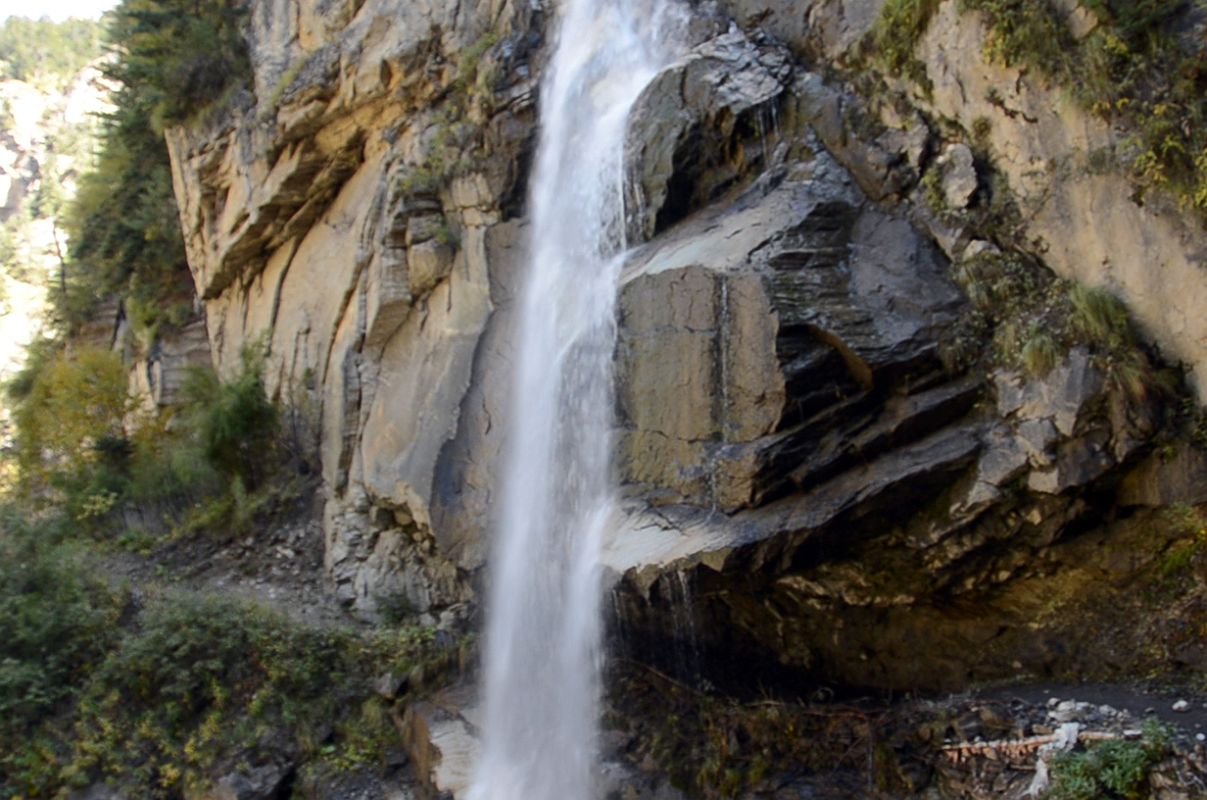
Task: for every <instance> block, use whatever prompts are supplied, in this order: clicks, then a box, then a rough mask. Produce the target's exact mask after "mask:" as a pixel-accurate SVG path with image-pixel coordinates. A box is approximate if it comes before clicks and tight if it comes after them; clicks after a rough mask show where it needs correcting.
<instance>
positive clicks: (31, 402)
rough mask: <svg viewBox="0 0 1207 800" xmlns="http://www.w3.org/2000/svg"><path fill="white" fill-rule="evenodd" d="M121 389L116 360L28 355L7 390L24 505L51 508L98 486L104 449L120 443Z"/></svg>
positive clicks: (39, 351)
mask: <svg viewBox="0 0 1207 800" xmlns="http://www.w3.org/2000/svg"><path fill="white" fill-rule="evenodd" d="M126 386H127V384H126V370H125V367H124V366H123V365H122V362H121V357H120V356H119V355H118V354H116V353H113V352H111V351H107V350H96V349H87V348H84V349H79V350H76V351H74V352H66V351H58V350H57V348H55V347H53V346H50V345H47V344H44V343H42V344H39V345H38V346H37V347H36V348H35V349H34V351H33V354H32V356H31V359H30V362H29V363H27V365H26V368H25V369H24V370H23V371H22V373H21V374H19V375H18V377H17V379H16V380H15V381H14V383H13V384H10V386H9V397H10V399H11V400H13V401H14V403H15V408H14V409H13V421H14V423H15V426H16V435H15V443H14V450H15V453H16V457H17V465H18V468H19V470H20V487H19V488H20V489H21V491H22V493H23V494H24V495H25V496H26V497H31V498H34V497H36V498H39V499H41V500H42V501H45V502H57V501H61V500H62V499H64V497H70V496H72V495H73V493H74V492H75V491H76V490H78V489H81V488H83V487H85V486H88V485H90V484H92V483H93V482H94V481H97V480H102V481H103V480H104V478H103V477H102V475H101V473H103V472H104V471H105V468H106V467H107V466H109V465H108V464H107V462H106V461H105V459H104V455H105V454H104V448H105V447H106V446H107V443H110V444H111V443H112V442H114V441H115V440H121V439H123V438H124V437H125V420H126V415H127V414H128V413H129V411H130V401H129V396H128V394H127V389H126ZM98 446H99V447H100V448H101V450H98V449H97V448H98ZM110 455H111V456H112V455H113V453H112V452H111V453H110Z"/></svg>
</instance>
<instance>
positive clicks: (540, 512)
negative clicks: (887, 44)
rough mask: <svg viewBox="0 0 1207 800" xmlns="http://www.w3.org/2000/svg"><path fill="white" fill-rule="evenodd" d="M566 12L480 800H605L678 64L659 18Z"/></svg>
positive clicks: (638, 7) (494, 626) (550, 104)
mask: <svg viewBox="0 0 1207 800" xmlns="http://www.w3.org/2000/svg"><path fill="white" fill-rule="evenodd" d="M669 1H670V0H666V2H669ZM562 12H563V15H564V16H563V19H562V22H561V29H560V36H559V39H558V44H557V49H556V52H555V53H554V56H553V59H552V62H551V64H550V67H549V68H548V72H547V75H546V79H545V83H544V86H543V90H542V95H541V102H542V106H541V113H542V128H541V139H540V145H539V149H538V153H537V163H536V170H535V173H534V175H533V183H532V203H531V207H532V240H531V242H532V243H531V250H530V253H531V267H530V272H529V274H528V276H527V279H526V280H527V283H526V286H525V291H524V294H523V297H522V299H521V306H520V309H519V312H520V320H519V328H520V329H519V333H518V336H519V338H518V347H517V361H518V363H517V373H516V377H515V380H516V384H515V386H516V388H515V392H514V395H513V407H514V412H513V415H512V416H513V419H512V427H511V429H510V435H511V443H510V447H509V453H508V458H507V461H506V472H505V474H504V475H503V477H502V481H503V492H502V501H501V502H502V507H501V524H500V528H499V530H498V532H497V536H496V543H495V548H494V552H493V554H492V559H493V560H492V563H491V569H492V583H491V593H490V597H489V605H488V608H487V613H488V623H487V631H486V645H485V647H486V651H485V678H484V687H483V689H484V693H485V696H484V701H485V709H484V718H483V731H482V735H483V753H482V756H481V759H480V761H479V764H478V766H477V771H476V774H475V777H474V785H473V787H472V789H471V793H470V797H471V798H473V800H586V799H587V798H590V797H592V796H593V786H592V783H593V772H594V770H593V766H594V761H595V738H596V737H595V728H596V725H597V717H598V708H597V706H598V672H599V665H598V661H599V652H598V651H599V640H600V627H601V624H600V608H599V606H600V602H601V597H600V594H601V587H600V585H599V574H598V565H597V556H598V551H599V547H600V539H601V537H602V534H603V530H604V527H605V525H606V524H607V520H608V518H609V515H610V513H611V509H612V502H611V501H612V487H611V475H610V461H611V450H612V447H611V445H612V440H611V427H612V396H613V393H612V376H611V362H612V353H613V350H614V347H615V337H616V330H615V327H616V324H615V300H616V281H617V275H618V271H619V267H620V263H621V261H622V260H623V254H624V248H625V242H624V208H623V199H622V198H623V195H624V191H623V189H624V186H623V180H624V178H623V176H624V139H625V127H626V121H627V118H628V114H629V110H630V108H631V107H632V105H633V103H634V102H635V101H636V99H637V97H638V95H639V94H640V93H641V90H642V89H643V88H644V87H645V86H646V85H647V84H648V83H649V81H650V80H651V79H652V78H653V76H654V75H655V74H656V73H657V72H658V70H659V69H661V68H662V67H663V66H665V65H666V64H667V63H668V62H669V61H670V59H671V58H672V57H673V56H674V55H676V54H675V53H674V52H673V51H672V49H671V48H670V47H669V46H668V44H667V41H668V40H670V39H673V38H674V36H673V35H672V33H671V30H670V29H671V27H673V26H672V25H671V22H670V17H669V15H668V13H667V11H666V10H665V6H664V5H663V3H660V2H659V0H566V2H565V3H564V7H563V9H562Z"/></svg>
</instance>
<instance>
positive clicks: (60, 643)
mask: <svg viewBox="0 0 1207 800" xmlns="http://www.w3.org/2000/svg"><path fill="white" fill-rule="evenodd" d="M0 524H3V534H2V535H0V754H8V755H9V756H11V755H12V754H14V753H16V752H18V751H19V750H20V749H21V747H20V745H21V744H22V742H23V741H24V739H25V738H26V737H27V736H28V735H29V733H30V732H31V730H32V729H33V728H34V727H35V726H36V725H37V724H38V723H39V722H40V721H42V720H43V719H45V718H46V717H47V716H49V715H50V714H51V713H52V712H53V711H55V710H56V708H58V707H59V706H60V705H61V704H62V703H63V702H64V701H66V700H67V699H69V698H70V697H71V695H72V692H73V691H74V687H75V686H76V685H77V684H78V683H80V682H81V681H82V680H84V679H85V678H87V676H88V674H89V671H90V669H91V668H92V666H93V665H94V664H95V663H96V662H97V661H98V660H99V659H100V657H101V656H102V655H103V654H104V653H105V652H106V650H107V649H108V647H109V646H110V645H111V644H112V643H113V641H114V640H115V630H114V623H115V621H116V619H117V616H118V613H119V611H120V607H121V603H120V602H119V601H118V599H117V598H115V597H113V596H112V595H111V594H110V593H109V592H108V591H107V590H106V589H105V588H104V587H103V586H101V585H100V584H98V583H96V582H94V581H91V580H89V579H87V578H85V577H84V575H85V572H84V571H83V570H82V569H81V568H80V556H79V554H78V553H76V552H74V551H73V550H71V549H69V548H65V547H63V546H61V545H57V544H55V543H54V542H53V539H54V538H56V537H55V536H54V535H53V532H52V531H51V530H49V529H47V528H46V527H44V526H31V525H29V523H27V522H26V521H24V520H23V519H21V517H20V516H19V515H18V514H17V513H16V512H15V511H14V510H13V509H11V508H5V509H3V510H0Z"/></svg>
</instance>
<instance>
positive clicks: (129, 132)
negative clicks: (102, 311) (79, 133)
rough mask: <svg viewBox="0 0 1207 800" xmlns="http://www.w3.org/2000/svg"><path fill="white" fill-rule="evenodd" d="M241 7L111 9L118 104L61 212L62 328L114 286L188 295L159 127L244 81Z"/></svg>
mask: <svg viewBox="0 0 1207 800" xmlns="http://www.w3.org/2000/svg"><path fill="white" fill-rule="evenodd" d="M243 16H244V11H243V8H242V6H241V4H239V3H237V2H232V1H230V0H201V1H199V2H191V1H190V2H185V0H124V2H122V4H121V5H120V6H118V8H117V10H116V11H115V12H114V13H113V15H112V18H111V22H110V25H109V29H108V31H107V32H106V36H107V39H108V41H109V44H110V48H111V49H112V51H113V52H114V54H115V56H116V57H115V58H114V59H113V60H112V61H111V62H109V63H108V64H107V65H106V66H105V70H104V71H105V75H106V77H108V78H109V79H111V80H113V81H115V82H116V84H117V86H118V88H117V91H116V92H115V93H114V96H113V102H114V105H115V106H116V109H115V110H114V111H113V112H112V113H111V114H110V115H109V116H108V117H106V119H105V121H104V127H103V130H102V134H101V147H100V152H99V153H98V156H97V164H96V167H95V169H94V170H93V171H92V172H90V173H87V174H85V175H84V176H83V177H82V179H81V181H80V187H79V192H78V194H77V195H76V198H75V200H74V202H73V203H72V204H71V206H70V207H69V209H68V212H67V216H66V220H65V227H66V229H67V232H68V234H69V236H70V239H71V252H70V255H71V264H70V267H69V269H68V272H67V281H66V282H65V286H64V289H63V291H62V292H59V293H56V296H55V301H56V305H57V308H58V312H59V318H60V320H59V321H60V322H61V323H62V324H63V326H64V327H65V328H67V329H68V330H71V329H74V328H75V327H77V326H78V325H79V324H80V323H81V322H82V321H83V320H84V319H86V318H87V315H88V312H89V311H90V310H91V308H93V307H94V306H95V304H96V303H97V302H98V301H99V300H101V299H104V298H106V297H110V296H113V295H119V296H125V297H132V298H134V299H136V300H139V301H142V302H143V304H144V306H147V307H153V308H154V307H158V308H167V307H168V306H170V305H171V304H172V303H173V301H175V300H179V299H180V298H181V297H188V296H191V292H192V288H191V283H190V277H189V272H188V267H187V263H186V261H185V254H184V243H183V240H182V238H181V234H180V221H179V216H178V213H177V209H176V201H175V197H174V195H173V190H172V177H171V165H170V163H169V161H168V154H167V148H166V146H165V145H164V141H163V129H164V127H165V126H167V125H173V124H184V123H187V122H188V121H189V120H190V119H192V118H193V117H194V115H196V114H198V113H200V112H201V111H203V110H204V109H206V108H207V107H210V106H212V105H213V104H215V103H219V102H222V101H223V99H224V98H225V97H226V96H227V94H228V93H229V92H232V91H234V90H235V89H237V88H239V87H240V86H243V85H244V84H246V82H247V80H248V77H249V72H250V65H249V61H248V55H247V48H246V45H245V44H244V42H243V39H242V35H241V32H240V25H241V21H242V18H243Z"/></svg>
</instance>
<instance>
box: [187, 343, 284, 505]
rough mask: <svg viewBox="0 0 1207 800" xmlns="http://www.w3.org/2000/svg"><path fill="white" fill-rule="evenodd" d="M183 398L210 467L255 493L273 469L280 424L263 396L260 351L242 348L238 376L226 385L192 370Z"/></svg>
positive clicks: (208, 372) (210, 373)
mask: <svg viewBox="0 0 1207 800" xmlns="http://www.w3.org/2000/svg"><path fill="white" fill-rule="evenodd" d="M183 394H184V397H185V404H184V408H183V411H182V413H183V416H184V419H185V420H186V421H187V427H188V429H189V430H190V431H191V433H192V435H193V436H194V437H196V441H197V442H198V444H199V445H200V447H201V450H202V452H204V453H205V456H206V458H207V459H208V460H209V462H210V463H211V464H212V465H213V466H214V467H215V469H217V470H218V471H219V472H221V473H222V474H223V475H225V476H227V478H228V479H232V480H233V479H235V478H238V479H239V480H240V481H242V483H243V485H244V486H245V487H246V488H247V489H249V490H250V489H255V488H256V487H257V486H258V485H259V483H260V482H261V481H262V480H263V479H264V478H265V477H266V476H267V475H268V474H269V472H271V471H272V469H273V467H274V466H275V459H276V455H275V453H274V444H275V442H276V438H277V425H278V421H279V414H278V412H277V408H276V406H275V405H274V404H273V403H272V402H271V401H270V400H269V399H268V396H267V395H266V393H265V388H264V358H263V354H262V349H261V348H257V347H248V348H245V349H244V350H243V353H242V355H241V360H240V365H239V370H238V371H237V372H236V373H235V374H234V375H232V376H231V378H230V379H229V380H226V381H222V380H219V378H218V376H217V374H215V373H214V372H213V371H212V370H206V369H197V370H194V371H193V372H192V373H190V375H189V377H188V379H187V380H186V382H185V385H184V387H183Z"/></svg>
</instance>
